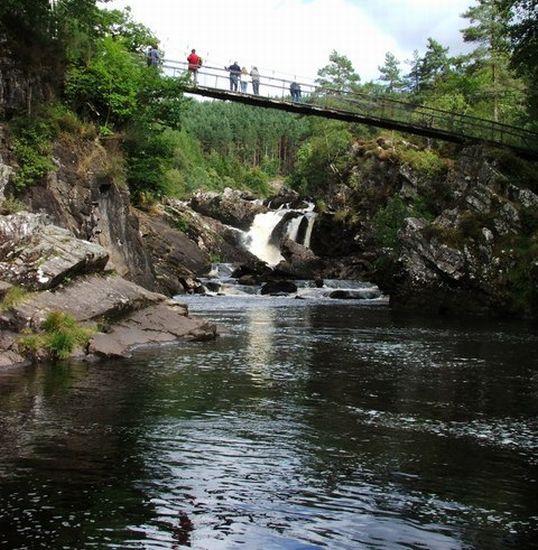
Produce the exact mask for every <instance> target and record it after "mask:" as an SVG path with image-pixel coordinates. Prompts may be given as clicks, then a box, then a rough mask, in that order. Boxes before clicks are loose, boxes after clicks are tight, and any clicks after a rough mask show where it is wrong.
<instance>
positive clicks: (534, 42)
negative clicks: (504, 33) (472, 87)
mask: <svg viewBox="0 0 538 550" xmlns="http://www.w3.org/2000/svg"><path fill="white" fill-rule="evenodd" d="M500 1H501V2H502V3H503V7H504V8H505V9H506V10H508V14H509V15H508V17H509V26H508V31H509V37H510V42H511V46H512V58H511V66H512V67H513V68H514V69H515V70H516V71H517V73H518V74H519V75H520V76H522V77H523V78H524V79H525V80H526V81H527V83H528V106H529V114H530V118H531V120H536V118H537V117H538V88H537V86H536V82H537V81H538V32H537V31H536V29H538V3H537V2H536V0H500Z"/></svg>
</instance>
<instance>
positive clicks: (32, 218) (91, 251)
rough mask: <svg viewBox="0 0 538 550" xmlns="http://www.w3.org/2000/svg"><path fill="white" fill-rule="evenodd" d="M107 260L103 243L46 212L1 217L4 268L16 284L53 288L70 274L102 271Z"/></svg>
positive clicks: (1, 262)
mask: <svg viewBox="0 0 538 550" xmlns="http://www.w3.org/2000/svg"><path fill="white" fill-rule="evenodd" d="M107 261H108V253H107V251H106V250H105V249H104V248H103V247H101V246H99V245H97V244H93V243H90V242H88V241H83V240H80V239H77V238H75V237H74V236H73V234H72V233H71V232H69V231H67V230H66V229H63V228H61V227H57V226H54V225H51V224H50V223H48V220H47V217H46V216H44V215H42V214H29V213H18V214H12V215H10V216H2V217H0V270H1V271H2V273H3V278H4V280H6V281H8V282H10V283H12V284H17V285H21V286H23V287H24V288H27V289H30V290H45V289H50V288H54V287H55V286H57V285H58V284H60V283H61V282H62V281H63V280H65V279H66V278H69V277H73V276H77V275H81V274H84V273H93V272H97V271H101V270H102V269H103V268H104V267H105V265H106V263H107Z"/></svg>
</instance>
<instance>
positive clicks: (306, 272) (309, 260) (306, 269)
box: [275, 239, 326, 279]
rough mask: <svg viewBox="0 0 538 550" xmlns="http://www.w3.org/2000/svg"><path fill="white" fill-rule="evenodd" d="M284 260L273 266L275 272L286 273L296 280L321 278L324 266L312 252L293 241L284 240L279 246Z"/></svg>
mask: <svg viewBox="0 0 538 550" xmlns="http://www.w3.org/2000/svg"><path fill="white" fill-rule="evenodd" d="M281 253H282V255H283V256H284V258H285V260H284V261H281V262H280V263H278V264H277V265H276V266H275V270H279V271H281V272H284V273H288V274H289V276H291V277H293V278H296V279H316V278H318V277H322V276H323V274H324V272H325V269H326V264H325V262H324V261H323V260H322V259H321V258H319V257H318V256H316V255H315V254H314V252H312V250H310V249H309V248H306V247H305V246H302V245H300V244H298V243H296V242H295V241H292V240H290V239H285V240H284V241H283V242H282V245H281Z"/></svg>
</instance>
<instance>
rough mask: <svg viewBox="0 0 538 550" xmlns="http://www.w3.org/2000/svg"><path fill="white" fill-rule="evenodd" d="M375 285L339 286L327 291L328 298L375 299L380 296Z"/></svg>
mask: <svg viewBox="0 0 538 550" xmlns="http://www.w3.org/2000/svg"><path fill="white" fill-rule="evenodd" d="M381 296H382V294H381V291H380V290H379V289H378V288H377V287H371V288H339V289H336V290H333V291H332V292H330V293H329V296H328V297H329V298H333V299H335V300H375V299H376V298H381Z"/></svg>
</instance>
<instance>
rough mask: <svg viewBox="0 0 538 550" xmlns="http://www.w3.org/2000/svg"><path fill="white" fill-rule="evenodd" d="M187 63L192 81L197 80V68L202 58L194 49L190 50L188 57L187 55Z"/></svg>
mask: <svg viewBox="0 0 538 550" xmlns="http://www.w3.org/2000/svg"><path fill="white" fill-rule="evenodd" d="M187 63H188V64H189V65H188V69H189V72H190V73H191V74H192V78H193V80H194V82H195V83H196V82H198V69H199V68H200V67H201V66H202V58H201V57H200V56H199V55H198V54H197V53H196V50H194V49H193V50H191V53H190V55H189V57H187Z"/></svg>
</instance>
